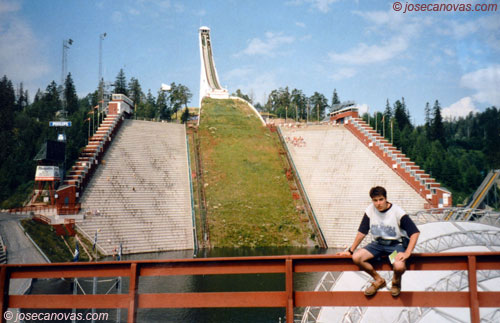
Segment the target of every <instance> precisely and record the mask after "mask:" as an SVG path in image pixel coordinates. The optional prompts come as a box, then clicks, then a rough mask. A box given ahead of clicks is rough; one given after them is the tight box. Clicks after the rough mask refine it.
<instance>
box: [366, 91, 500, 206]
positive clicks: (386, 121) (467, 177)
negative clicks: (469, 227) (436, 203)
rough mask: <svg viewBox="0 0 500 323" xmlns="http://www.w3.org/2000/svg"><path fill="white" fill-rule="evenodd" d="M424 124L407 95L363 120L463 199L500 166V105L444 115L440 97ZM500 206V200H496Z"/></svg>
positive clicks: (427, 107)
mask: <svg viewBox="0 0 500 323" xmlns="http://www.w3.org/2000/svg"><path fill="white" fill-rule="evenodd" d="M423 111H424V116H425V123H424V125H418V126H417V125H414V124H413V123H412V122H411V117H410V113H409V109H408V108H407V106H406V103H405V100H404V98H401V100H396V101H395V102H394V104H393V105H392V106H391V105H390V103H389V100H387V103H386V106H385V109H384V112H375V113H373V114H372V115H369V114H368V113H365V114H364V115H363V120H364V121H365V122H368V123H369V124H370V126H372V127H373V128H374V129H376V130H377V131H378V132H379V133H380V134H381V135H382V136H384V137H385V138H386V139H387V140H388V141H389V142H392V143H393V145H394V146H396V147H397V148H398V149H399V150H401V151H402V152H403V153H404V154H405V155H407V156H408V157H409V158H410V159H411V160H412V161H414V162H415V163H416V164H417V165H419V166H420V167H421V168H423V169H424V170H425V171H426V172H427V173H428V174H430V175H431V177H433V178H435V179H436V180H437V181H438V182H439V183H441V184H442V185H443V186H444V187H446V188H448V189H449V190H450V191H451V192H452V193H453V199H454V204H464V203H466V202H467V200H468V198H470V196H471V194H472V193H474V191H475V190H476V189H477V188H478V186H479V185H480V184H481V182H482V180H483V178H484V177H485V176H486V175H487V173H488V172H489V171H490V170H491V169H499V168H500V110H499V109H497V108H496V107H489V108H487V109H486V110H485V111H484V112H479V113H470V114H469V115H468V116H466V117H465V118H454V119H451V120H444V119H443V117H442V114H441V111H442V108H441V104H440V103H439V101H438V100H435V102H434V104H433V105H432V107H431V105H430V104H429V103H427V104H426V105H425V107H424V109H423ZM491 204H492V205H495V204H496V205H495V207H496V208H498V201H492V202H491Z"/></svg>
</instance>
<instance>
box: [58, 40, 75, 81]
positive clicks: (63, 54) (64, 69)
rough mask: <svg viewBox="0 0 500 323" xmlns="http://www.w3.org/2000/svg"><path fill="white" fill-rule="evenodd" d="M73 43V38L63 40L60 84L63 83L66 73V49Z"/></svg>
mask: <svg viewBox="0 0 500 323" xmlns="http://www.w3.org/2000/svg"><path fill="white" fill-rule="evenodd" d="M72 44H73V39H71V38H70V39H65V40H63V47H62V71H61V85H64V79H65V78H66V75H67V74H68V49H69V46H71V45H72Z"/></svg>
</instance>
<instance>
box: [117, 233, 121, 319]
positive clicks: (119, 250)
mask: <svg viewBox="0 0 500 323" xmlns="http://www.w3.org/2000/svg"><path fill="white" fill-rule="evenodd" d="M120 260H122V243H121V242H120V249H118V261H120ZM117 287H118V292H117V294H118V295H120V294H121V293H122V277H121V276H118V286H117ZM121 315H122V309H121V308H117V309H116V322H117V323H120V322H121Z"/></svg>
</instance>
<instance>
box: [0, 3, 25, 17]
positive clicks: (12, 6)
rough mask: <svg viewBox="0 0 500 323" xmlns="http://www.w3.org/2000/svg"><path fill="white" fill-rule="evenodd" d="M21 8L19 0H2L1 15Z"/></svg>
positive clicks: (0, 5)
mask: <svg viewBox="0 0 500 323" xmlns="http://www.w3.org/2000/svg"><path fill="white" fill-rule="evenodd" d="M19 9H21V5H20V4H19V2H17V1H4V0H0V15H1V14H4V13H9V12H16V11H19Z"/></svg>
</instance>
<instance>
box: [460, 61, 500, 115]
mask: <svg viewBox="0 0 500 323" xmlns="http://www.w3.org/2000/svg"><path fill="white" fill-rule="evenodd" d="M460 85H461V86H463V87H466V88H469V89H473V90H476V93H475V94H474V95H473V96H472V97H473V99H474V100H476V101H478V102H484V103H488V104H492V105H495V106H500V91H499V90H498V89H499V88H500V65H493V66H490V67H487V68H483V69H480V70H477V71H475V72H472V73H468V74H465V75H463V76H462V78H461V79H460Z"/></svg>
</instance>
